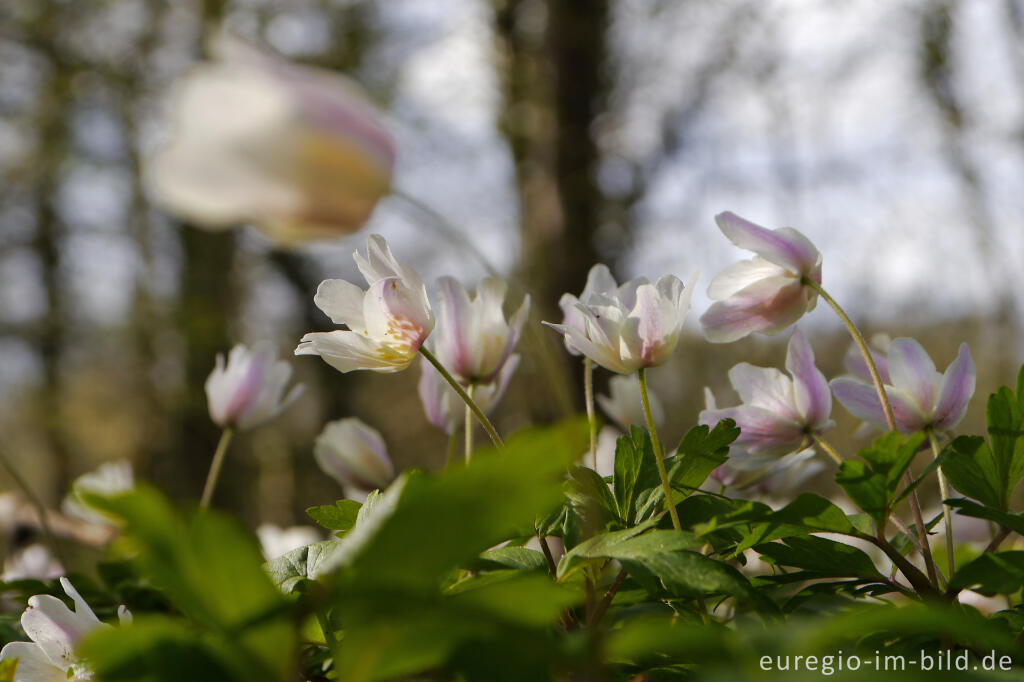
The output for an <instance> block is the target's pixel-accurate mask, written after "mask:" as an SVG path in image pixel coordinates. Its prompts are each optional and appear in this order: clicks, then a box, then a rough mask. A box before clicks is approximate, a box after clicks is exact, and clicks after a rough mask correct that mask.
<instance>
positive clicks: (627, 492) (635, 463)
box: [612, 425, 661, 525]
mask: <svg viewBox="0 0 1024 682" xmlns="http://www.w3.org/2000/svg"><path fill="white" fill-rule="evenodd" d="M660 485H661V479H660V478H659V476H658V465H657V462H656V461H655V459H654V447H653V446H652V444H651V437H650V434H648V433H647V431H646V430H645V429H642V428H640V427H639V426H636V425H634V426H631V427H630V429H629V433H628V434H624V435H622V436H621V437H620V438H619V439H618V441H616V444H615V473H614V475H613V476H612V488H613V490H614V492H615V502H616V505H617V508H618V513H619V517H620V518H622V519H623V520H624V521H625V522H626V524H627V525H633V524H635V523H636V522H637V521H638V520H639V518H638V504H637V503H638V500H637V497H638V495H640V493H642V492H643V491H645V490H650V489H652V488H654V487H657V486H660ZM648 497H649V495H648Z"/></svg>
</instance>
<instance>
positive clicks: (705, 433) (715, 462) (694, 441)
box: [666, 419, 740, 495]
mask: <svg viewBox="0 0 1024 682" xmlns="http://www.w3.org/2000/svg"><path fill="white" fill-rule="evenodd" d="M739 435H740V430H739V428H738V427H737V426H736V422H734V421H733V420H732V419H723V420H722V421H720V422H718V423H717V424H715V428H714V429H711V428H709V427H708V426H706V425H703V424H702V425H699V426H694V427H693V428H692V429H690V430H689V431H687V432H686V435H685V436H683V440H682V442H681V443H680V444H679V448H678V450H677V451H676V452H677V454H676V456H675V457H672V458H669V459H668V460H666V464H667V465H668V466H669V477H668V478H669V481H671V483H672V487H673V488H677V489H679V490H681V491H683V492H684V493H685V494H686V495H689V494H690V493H692V492H693V491H694V490H696V489H697V488H699V487H700V486H701V485H702V484H703V483H704V481H705V480H707V477H708V476H709V475H711V472H712V471H714V470H715V469H717V468H718V467H720V466H722V465H723V464H725V461H726V460H727V459H728V458H729V446H730V445H731V444H732V442H733V441H734V440H736V438H737V437H739Z"/></svg>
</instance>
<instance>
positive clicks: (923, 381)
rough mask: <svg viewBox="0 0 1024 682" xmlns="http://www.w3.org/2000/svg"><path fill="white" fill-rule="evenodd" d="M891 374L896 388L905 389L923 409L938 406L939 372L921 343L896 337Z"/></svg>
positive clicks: (890, 364) (893, 346)
mask: <svg viewBox="0 0 1024 682" xmlns="http://www.w3.org/2000/svg"><path fill="white" fill-rule="evenodd" d="M889 376H890V377H892V385H893V387H894V388H897V389H899V390H901V391H905V392H906V393H907V395H908V396H909V397H910V398H912V399H913V400H914V401H915V402H917V404H918V405H919V406H920V408H921V411H922V412H924V413H930V412H931V411H932V409H933V408H934V407H935V397H936V389H937V388H938V383H939V380H940V379H939V373H938V372H937V371H936V370H935V363H933V362H932V359H931V358H930V357H928V352H927V351H925V349H924V347H923V346H921V344H920V343H918V342H917V341H915V340H914V339H910V338H901V339H895V340H893V342H892V345H891V346H890V347H889Z"/></svg>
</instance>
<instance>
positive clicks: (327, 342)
mask: <svg viewBox="0 0 1024 682" xmlns="http://www.w3.org/2000/svg"><path fill="white" fill-rule="evenodd" d="M295 354H296V355H319V356H320V357H321V358H323V360H324V362H326V363H327V364H328V365H330V366H331V367H333V368H335V369H336V370H338V371H339V372H352V371H354V370H357V369H368V370H371V371H374V372H399V371H401V370H403V369H405V368H406V367H408V366H409V364H410V363H411V362H412V360H413V357H415V355H416V354H415V352H409V353H402V352H398V351H396V350H395V349H393V348H388V347H385V346H382V345H380V344H378V343H376V342H374V341H373V340H371V339H369V338H367V337H366V336H364V335H363V334H360V333H358V332H353V331H343V330H339V331H333V332H310V333H308V334H306V335H305V336H303V337H302V339H301V341H300V343H299V345H298V347H297V348H296V349H295Z"/></svg>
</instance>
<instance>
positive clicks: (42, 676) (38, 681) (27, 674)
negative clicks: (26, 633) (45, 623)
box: [0, 642, 68, 682]
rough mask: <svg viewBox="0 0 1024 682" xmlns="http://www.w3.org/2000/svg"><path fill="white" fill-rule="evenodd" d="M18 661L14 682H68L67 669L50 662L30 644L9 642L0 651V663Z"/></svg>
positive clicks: (38, 649)
mask: <svg viewBox="0 0 1024 682" xmlns="http://www.w3.org/2000/svg"><path fill="white" fill-rule="evenodd" d="M12 658H16V659H18V667H17V668H16V669H15V671H14V682H68V674H67V672H66V671H67V668H66V667H65V668H60V667H58V666H56V665H54V664H53V662H52V661H50V659H49V657H47V655H46V654H45V653H43V650H42V649H40V648H39V647H38V646H36V645H35V644H32V643H30V642H10V643H9V644H6V645H4V648H3V650H2V651H0V661H6V660H9V659H12Z"/></svg>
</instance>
